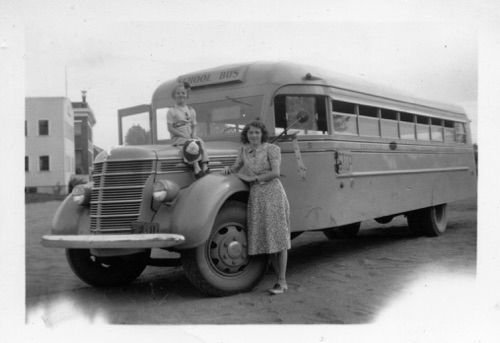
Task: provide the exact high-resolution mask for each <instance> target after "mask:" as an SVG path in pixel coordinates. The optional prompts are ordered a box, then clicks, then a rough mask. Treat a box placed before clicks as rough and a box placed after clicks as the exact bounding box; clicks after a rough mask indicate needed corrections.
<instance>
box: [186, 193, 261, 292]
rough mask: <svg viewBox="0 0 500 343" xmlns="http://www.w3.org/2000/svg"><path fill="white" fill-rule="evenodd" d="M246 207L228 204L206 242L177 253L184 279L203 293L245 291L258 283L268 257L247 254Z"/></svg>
mask: <svg viewBox="0 0 500 343" xmlns="http://www.w3.org/2000/svg"><path fill="white" fill-rule="evenodd" d="M246 213H247V206H246V204H244V203H241V202H238V201H228V202H227V203H226V204H225V205H224V206H223V207H222V208H221V210H220V211H219V213H218V214H217V217H216V219H215V222H214V225H213V228H212V231H211V233H210V236H209V238H208V239H207V241H206V242H205V243H204V244H202V245H200V246H198V247H196V248H192V249H187V250H184V251H182V252H181V260H182V265H183V267H184V271H185V273H186V276H187V278H188V279H189V281H191V283H192V284H193V285H194V286H195V287H196V288H197V289H198V290H199V291H200V292H201V293H203V294H205V295H209V296H216V297H220V296H227V295H232V294H237V293H242V292H248V291H250V290H251V289H252V288H254V287H255V285H257V284H258V283H259V281H260V280H261V279H262V277H263V276H264V273H265V271H266V269H267V265H268V255H255V256H250V255H248V253H247V227H246V226H247V215H246Z"/></svg>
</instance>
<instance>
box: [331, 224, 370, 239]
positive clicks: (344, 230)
mask: <svg viewBox="0 0 500 343" xmlns="http://www.w3.org/2000/svg"><path fill="white" fill-rule="evenodd" d="M360 227H361V222H357V223H352V224H348V225H342V226H337V227H334V228H328V229H324V230H323V234H324V235H325V236H326V237H327V238H328V239H337V238H354V237H356V236H357V235H358V232H359V228H360Z"/></svg>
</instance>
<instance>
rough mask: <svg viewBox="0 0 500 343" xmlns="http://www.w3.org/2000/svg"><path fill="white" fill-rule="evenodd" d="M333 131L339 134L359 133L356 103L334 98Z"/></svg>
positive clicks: (355, 134) (353, 134) (354, 134)
mask: <svg viewBox="0 0 500 343" xmlns="http://www.w3.org/2000/svg"><path fill="white" fill-rule="evenodd" d="M332 112H333V113H332V114H333V132H334V133H335V134H339V135H351V136H357V135H358V124H357V119H356V105H355V104H353V103H349V102H344V101H338V100H332Z"/></svg>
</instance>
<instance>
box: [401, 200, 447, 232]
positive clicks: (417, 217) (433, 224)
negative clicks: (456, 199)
mask: <svg viewBox="0 0 500 343" xmlns="http://www.w3.org/2000/svg"><path fill="white" fill-rule="evenodd" d="M407 220H408V226H409V228H410V232H411V233H412V234H414V235H418V236H420V235H425V236H427V237H438V236H441V235H442V234H443V233H444V232H445V231H446V225H447V223H448V219H447V212H446V204H442V205H437V206H431V207H427V208H423V209H421V210H416V211H413V212H410V213H408V215H407Z"/></svg>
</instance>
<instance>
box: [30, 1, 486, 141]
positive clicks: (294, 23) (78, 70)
mask: <svg viewBox="0 0 500 343" xmlns="http://www.w3.org/2000/svg"><path fill="white" fill-rule="evenodd" d="M91 3H92V2H91ZM199 3H200V4H203V3H205V2H202V1H200V2H199ZM324 3H326V2H324ZM160 4H161V3H158V7H156V8H154V7H152V8H151V9H155V12H158V11H160V12H161V11H162V9H165V8H169V6H166V5H163V6H161V5H160ZM227 4H228V5H229V3H227ZM79 6H82V7H83V6H84V5H83V3H82V5H79ZM79 6H77V5H74V6H69V12H74V13H72V14H78V13H79V11H82V12H81V13H85V11H84V10H83V9H81V8H80V7H79ZM150 6H152V5H150ZM201 7H203V6H201ZM174 8H175V7H174ZM201 9H202V8H200V10H201ZM231 9H232V10H237V8H236V6H234V5H229V8H227V9H226V10H227V12H228V15H227V17H228V18H231V16H230V15H229V13H230V10H231ZM327 9H328V8H327ZM331 9H334V7H331ZM437 9H438V10H439V8H437ZM220 11H222V9H219V10H214V9H213V8H212V9H210V10H209V9H207V11H206V12H204V13H205V15H204V16H202V17H201V18H200V17H198V16H195V18H193V19H194V20H185V19H183V17H184V18H185V17H187V16H188V13H187V12H186V15H184V16H179V17H178V18H174V19H166V18H168V15H167V16H166V18H165V19H163V20H156V19H155V20H138V19H134V18H126V19H122V20H106V19H107V18H108V17H109V16H110V15H111V13H107V12H106V11H103V12H102V14H101V15H96V16H92V17H90V18H86V16H83V18H82V19H83V20H82V19H80V20H78V19H76V20H71V21H70V22H68V21H67V19H68V18H67V17H64V16H61V17H60V16H57V18H56V14H53V15H52V16H51V17H52V18H54V20H53V21H47V20H44V21H42V22H38V21H35V22H32V23H29V24H27V25H26V28H25V86H26V87H25V95H26V96H28V97H31V96H67V97H68V98H69V99H70V100H71V101H81V91H82V90H85V91H87V101H88V103H89V105H90V107H91V108H92V110H93V112H94V115H95V117H96V119H97V124H96V125H95V127H94V143H95V144H96V145H97V146H99V147H101V148H104V149H105V148H107V147H109V146H112V145H117V144H118V127H117V110H118V109H121V108H125V107H130V106H135V105H140V104H145V103H150V101H151V97H152V94H153V92H154V90H155V88H156V87H157V86H159V85H160V84H161V83H162V82H164V81H166V80H168V79H172V78H175V77H177V76H179V75H181V74H186V73H190V72H194V71H196V70H200V69H204V68H210V67H214V66H219V65H223V64H227V63H235V62H248V61H255V60H271V61H277V60H285V61H292V62H298V63H306V64H310V65H315V66H320V67H323V68H326V69H330V70H332V71H335V72H340V73H344V74H347V75H352V76H356V77H358V78H360V79H361V80H367V81H370V82H372V83H380V84H382V85H385V86H390V87H391V88H394V89H398V90H400V91H402V92H404V93H408V94H409V95H411V96H416V97H421V98H425V99H430V100H436V101H440V102H445V103H451V104H455V105H459V106H462V107H463V108H464V109H465V110H466V112H467V114H468V116H469V118H470V119H471V127H472V131H473V139H474V141H477V123H478V115H477V113H478V111H477V91H478V36H477V35H478V27H477V23H475V22H474V21H473V20H471V19H470V18H469V17H468V16H466V15H465V14H460V13H458V14H456V17H454V18H451V19H449V20H446V18H445V17H444V16H440V18H441V20H432V18H431V19H429V20H424V21H416V20H411V21H405V20H401V21H394V20H392V21H376V22H372V21H351V20H347V21H340V20H328V19H329V16H328V11H327V12H326V13H327V14H325V15H318V16H317V19H306V18H304V19H303V20H295V19H294V18H293V16H289V17H287V16H285V15H281V16H277V18H276V19H275V20H269V19H268V20H266V18H259V19H258V20H256V19H252V18H251V17H248V18H247V17H245V16H242V18H240V19H228V20H225V19H223V18H222V19H216V18H217V17H216V15H217V14H218V13H217V12H220ZM174 12H175V11H174ZM225 12H226V11H224V13H225ZM56 13H57V12H56ZM165 13H166V14H168V13H169V12H168V11H165ZM238 13H240V14H241V9H239V11H238ZM376 13H378V12H374V14H376ZM422 13H425V11H423V12H422ZM306 14H307V13H306ZM71 18H72V19H73V18H75V16H74V15H73V16H72V17H71ZM202 18H205V19H202ZM349 18H351V17H344V18H343V19H349ZM333 19H334V18H333ZM459 20H460V21H461V22H462V23H463V22H465V23H467V25H457V21H459Z"/></svg>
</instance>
